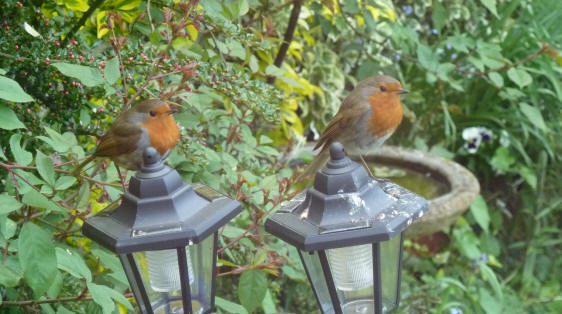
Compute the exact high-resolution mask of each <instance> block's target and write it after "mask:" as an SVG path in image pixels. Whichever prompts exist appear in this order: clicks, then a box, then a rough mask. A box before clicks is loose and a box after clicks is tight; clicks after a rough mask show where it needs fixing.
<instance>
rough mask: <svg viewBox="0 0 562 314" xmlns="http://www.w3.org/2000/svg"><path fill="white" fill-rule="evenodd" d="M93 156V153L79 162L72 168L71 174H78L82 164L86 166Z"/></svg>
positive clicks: (75, 175)
mask: <svg viewBox="0 0 562 314" xmlns="http://www.w3.org/2000/svg"><path fill="white" fill-rule="evenodd" d="M94 158H96V156H94V155H93V154H92V155H90V156H89V157H88V158H86V159H85V160H84V161H83V162H81V163H80V164H79V165H78V166H77V167H76V168H74V170H72V174H71V175H72V176H74V177H77V176H79V175H80V171H82V168H84V166H86V165H87V164H89V163H90V161H92V160H94Z"/></svg>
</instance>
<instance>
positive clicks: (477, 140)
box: [462, 126, 494, 154]
mask: <svg viewBox="0 0 562 314" xmlns="http://www.w3.org/2000/svg"><path fill="white" fill-rule="evenodd" d="M493 135H494V134H493V133H492V131H490V130H489V129H487V128H485V127H482V126H474V127H470V128H466V129H464V130H462V138H463V139H464V140H465V143H464V148H466V150H467V151H468V152H469V153H471V154H474V153H476V151H478V147H480V144H482V142H487V141H489V140H491V139H492V137H493Z"/></svg>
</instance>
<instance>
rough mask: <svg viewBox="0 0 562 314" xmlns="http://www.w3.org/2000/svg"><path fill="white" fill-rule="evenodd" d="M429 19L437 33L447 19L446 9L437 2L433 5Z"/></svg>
mask: <svg viewBox="0 0 562 314" xmlns="http://www.w3.org/2000/svg"><path fill="white" fill-rule="evenodd" d="M431 20H432V21H433V28H435V29H436V30H437V31H438V32H439V33H441V29H442V28H443V26H444V25H445V22H446V21H447V10H445V8H444V7H443V6H442V5H441V4H440V3H439V2H437V3H436V4H435V5H434V6H433V13H432V14H431Z"/></svg>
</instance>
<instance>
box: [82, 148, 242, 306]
mask: <svg viewBox="0 0 562 314" xmlns="http://www.w3.org/2000/svg"><path fill="white" fill-rule="evenodd" d="M238 213H240V204H239V203H238V202H237V201H235V200H232V199H230V198H228V197H226V196H224V195H222V194H221V193H219V192H217V191H215V190H213V189H211V188H210V187H207V186H205V185H202V184H192V185H186V184H184V183H183V181H182V180H181V177H180V175H179V174H178V173H177V171H175V170H173V169H171V168H169V167H167V166H165V165H164V164H163V163H162V161H161V158H160V155H159V154H158V152H157V151H156V150H155V149H154V148H152V147H147V148H146V149H145V151H144V162H143V166H142V168H141V169H140V171H138V172H137V173H136V174H135V175H134V176H133V177H132V178H131V181H130V183H129V190H128V191H126V192H125V194H123V196H122V198H121V203H120V204H119V205H118V206H117V207H116V208H111V209H109V208H108V209H107V210H104V211H102V212H100V213H99V214H98V215H96V216H93V217H90V218H89V219H88V220H86V221H85V222H84V226H83V227H82V232H83V233H84V235H85V236H87V237H89V238H91V239H92V240H94V241H96V242H98V243H100V244H101V245H103V246H104V247H106V248H108V249H109V250H111V251H112V252H114V253H117V255H118V256H119V259H120V260H121V263H122V264H123V268H124V270H125V274H126V275H127V279H128V280H129V284H130V287H131V290H132V291H133V294H134V295H135V298H136V300H137V304H138V306H139V309H140V311H141V312H142V313H197V314H203V313H211V312H212V311H213V308H214V299H215V291H216V287H215V282H216V263H217V259H216V252H217V241H218V235H217V230H218V229H219V228H220V227H222V226H223V225H225V224H226V223H227V222H228V221H230V220H231V219H232V218H234V217H235V216H236V215H238Z"/></svg>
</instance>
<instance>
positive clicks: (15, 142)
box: [10, 133, 33, 166]
mask: <svg viewBox="0 0 562 314" xmlns="http://www.w3.org/2000/svg"><path fill="white" fill-rule="evenodd" d="M20 140H21V134H19V133H17V134H13V135H12V136H11V137H10V150H11V151H12V155H14V158H15V159H16V162H17V163H18V164H19V165H21V166H27V165H29V164H30V163H31V162H32V161H33V154H31V153H30V152H28V151H26V150H25V149H23V148H22V147H21V146H20Z"/></svg>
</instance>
